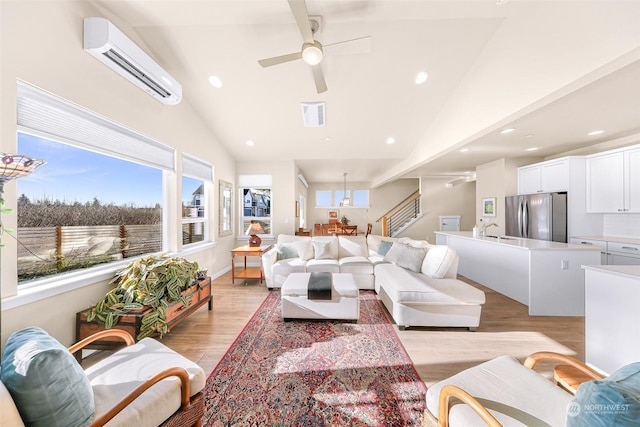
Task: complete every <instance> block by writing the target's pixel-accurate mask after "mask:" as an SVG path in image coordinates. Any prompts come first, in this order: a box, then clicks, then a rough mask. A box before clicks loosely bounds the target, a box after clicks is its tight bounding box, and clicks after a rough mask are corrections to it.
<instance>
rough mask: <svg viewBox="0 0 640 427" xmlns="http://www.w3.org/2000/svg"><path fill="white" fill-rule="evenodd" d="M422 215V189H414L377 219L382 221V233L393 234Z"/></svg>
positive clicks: (385, 234) (384, 234)
mask: <svg viewBox="0 0 640 427" xmlns="http://www.w3.org/2000/svg"><path fill="white" fill-rule="evenodd" d="M419 215H420V190H416V191H414V192H413V193H412V194H411V195H409V196H407V197H406V198H405V199H404V200H403V201H401V202H400V203H398V204H397V205H395V206H394V207H392V208H391V209H389V210H388V211H387V212H386V213H385V214H383V215H382V216H381V217H380V218H378V219H377V220H376V222H380V221H382V235H383V236H393V235H395V233H397V232H398V230H399V229H400V228H402V227H403V226H404V225H406V224H407V223H408V222H410V221H411V220H413V219H415V218H417V217H418V216H419Z"/></svg>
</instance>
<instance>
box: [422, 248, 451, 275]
mask: <svg viewBox="0 0 640 427" xmlns="http://www.w3.org/2000/svg"><path fill="white" fill-rule="evenodd" d="M455 259H456V251H455V250H453V249H451V248H450V247H448V246H446V245H435V246H433V247H432V248H431V249H429V250H428V251H427V255H426V256H425V257H424V261H423V262H422V269H421V271H422V274H424V275H425V276H427V277H431V278H432V279H442V278H443V277H444V276H445V275H446V274H447V271H448V270H449V268H450V267H451V265H452V264H453V262H454V261H455Z"/></svg>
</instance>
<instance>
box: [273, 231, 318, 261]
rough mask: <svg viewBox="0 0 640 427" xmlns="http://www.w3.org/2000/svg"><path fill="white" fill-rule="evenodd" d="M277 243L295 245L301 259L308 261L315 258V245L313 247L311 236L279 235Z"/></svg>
mask: <svg viewBox="0 0 640 427" xmlns="http://www.w3.org/2000/svg"><path fill="white" fill-rule="evenodd" d="M277 243H278V244H280V243H294V244H295V245H296V248H297V249H298V255H299V256H300V258H301V259H303V260H305V261H306V260H310V259H311V258H313V245H311V237H309V236H296V235H292V234H279V235H278V241H277Z"/></svg>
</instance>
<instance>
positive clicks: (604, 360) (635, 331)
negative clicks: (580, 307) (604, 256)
mask: <svg viewBox="0 0 640 427" xmlns="http://www.w3.org/2000/svg"><path fill="white" fill-rule="evenodd" d="M584 269H585V280H586V312H585V319H584V329H585V340H584V341H585V359H586V362H587V364H589V365H590V366H592V367H593V368H595V369H597V370H599V371H601V372H602V373H604V374H606V375H609V374H611V373H613V372H614V371H616V370H617V369H619V368H621V367H623V366H624V365H626V364H629V363H632V362H637V361H638V360H640V332H639V328H640V327H639V326H638V325H640V311H639V310H638V303H639V302H640V266H637V265H602V266H585V267H584Z"/></svg>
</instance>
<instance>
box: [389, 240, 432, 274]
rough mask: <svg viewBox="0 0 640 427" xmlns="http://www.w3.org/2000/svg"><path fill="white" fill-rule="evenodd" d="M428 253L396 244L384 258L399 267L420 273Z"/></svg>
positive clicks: (402, 244) (424, 250)
mask: <svg viewBox="0 0 640 427" xmlns="http://www.w3.org/2000/svg"><path fill="white" fill-rule="evenodd" d="M426 253H427V251H426V249H423V248H414V247H412V246H409V245H406V244H404V243H398V242H394V243H393V244H392V245H391V248H390V249H389V251H388V252H387V254H386V255H385V256H384V260H385V261H387V262H392V263H394V264H395V265H397V266H398V267H402V268H406V269H408V270H411V271H415V272H416V273H419V272H420V268H421V267H422V261H423V260H424V257H425V255H426Z"/></svg>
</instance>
